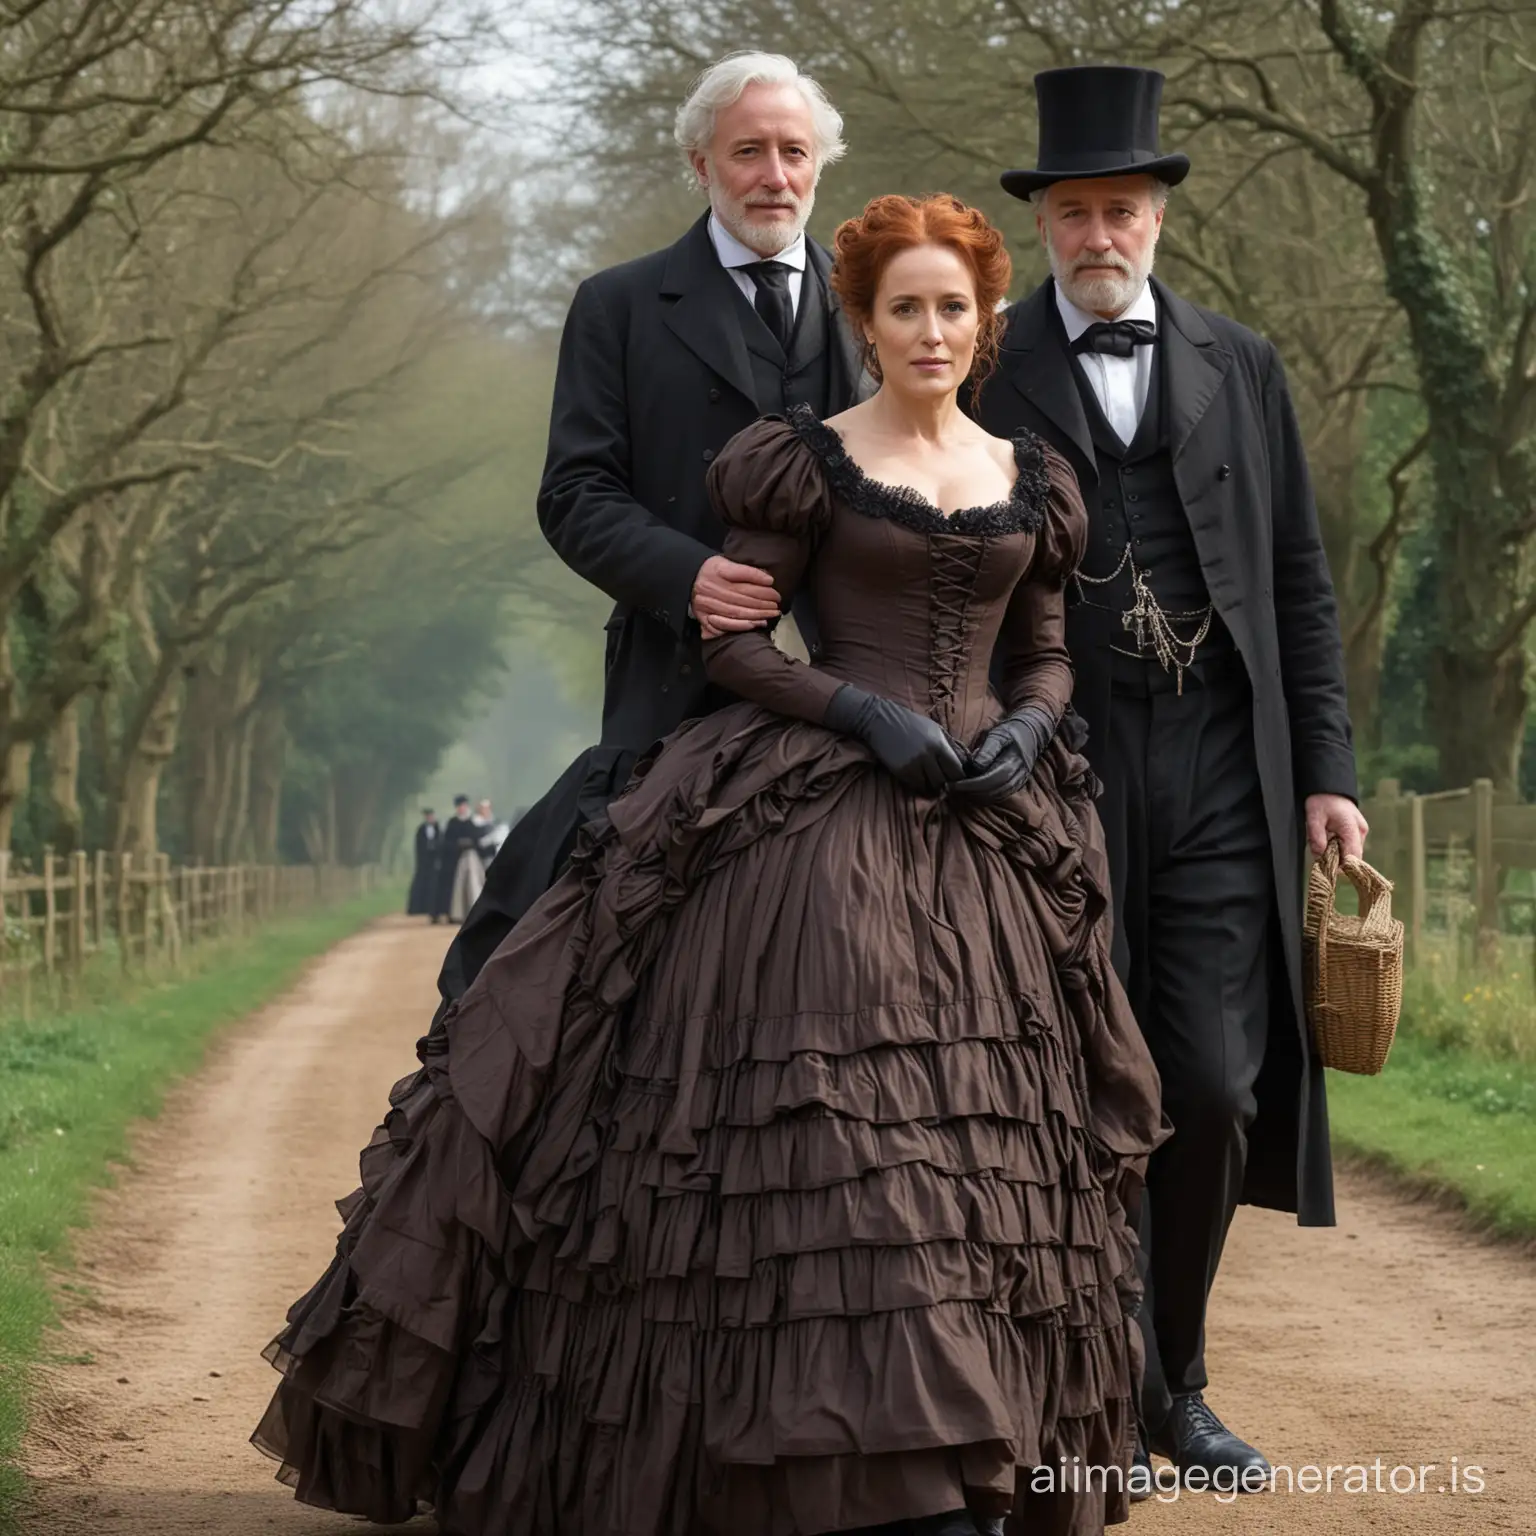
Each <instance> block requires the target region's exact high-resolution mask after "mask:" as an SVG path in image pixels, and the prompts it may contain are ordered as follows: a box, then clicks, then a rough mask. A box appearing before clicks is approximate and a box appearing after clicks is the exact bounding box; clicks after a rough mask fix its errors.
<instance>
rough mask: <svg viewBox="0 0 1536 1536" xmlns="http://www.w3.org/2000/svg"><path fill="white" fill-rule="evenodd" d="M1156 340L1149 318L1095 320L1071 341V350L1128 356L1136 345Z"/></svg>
mask: <svg viewBox="0 0 1536 1536" xmlns="http://www.w3.org/2000/svg"><path fill="white" fill-rule="evenodd" d="M1156 340H1157V327H1156V326H1155V325H1153V324H1152V322H1151V321H1150V320H1095V321H1094V323H1093V324H1092V325H1090V326H1089V327H1088V329H1087V330H1086V331H1084V332H1083V334H1082V335H1081V336H1079V337H1078V338H1077V340H1076V341H1074V342H1073V343H1072V350H1073V351H1074V352H1106V353H1108V354H1109V356H1110V357H1130V356H1131V355H1132V353H1134V352H1135V350H1136V348H1137V347H1150V346H1151V345H1152V343H1153V342H1154V341H1156Z"/></svg>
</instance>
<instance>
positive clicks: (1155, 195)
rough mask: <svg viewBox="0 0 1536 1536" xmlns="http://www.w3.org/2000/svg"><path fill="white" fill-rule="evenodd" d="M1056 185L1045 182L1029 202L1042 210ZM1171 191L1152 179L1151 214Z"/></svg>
mask: <svg viewBox="0 0 1536 1536" xmlns="http://www.w3.org/2000/svg"><path fill="white" fill-rule="evenodd" d="M1135 174H1136V172H1135V171H1127V172H1126V175H1128V176H1134V175H1135ZM1069 179H1071V180H1079V179H1082V180H1086V179H1087V178H1086V177H1083V178H1077V177H1072V178H1069ZM1056 185H1057V183H1056V182H1054V181H1048V182H1046V184H1045V185H1044V186H1043V187H1036V188H1035V190H1034V191H1033V192H1031V193H1030V194H1029V200H1030V202H1031V203H1033V204H1034V205H1035V207H1036V208H1044V207H1045V199H1046V196H1047V194H1048V193H1049V192H1050V190H1051V188H1052V187H1054V186H1056ZM1172 191H1173V188H1172V187H1171V186H1169V185H1168V183H1167V182H1166V181H1164V180H1163V179H1162V178H1161V177H1160V176H1154V177H1152V212H1153V213H1156V212H1157V211H1158V209H1159V208H1161V207H1163V206H1164V205H1165V204H1166V203H1167V201H1168V194H1169V193H1170V192H1172Z"/></svg>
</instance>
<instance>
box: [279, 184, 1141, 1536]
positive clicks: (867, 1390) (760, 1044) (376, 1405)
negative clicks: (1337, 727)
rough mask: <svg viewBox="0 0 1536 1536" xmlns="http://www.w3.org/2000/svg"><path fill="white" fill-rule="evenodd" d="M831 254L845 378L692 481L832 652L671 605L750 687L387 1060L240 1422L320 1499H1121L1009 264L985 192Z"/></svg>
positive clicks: (1103, 909) (1051, 601) (650, 1502)
mask: <svg viewBox="0 0 1536 1536" xmlns="http://www.w3.org/2000/svg"><path fill="white" fill-rule="evenodd" d="M837 252H838V268H837V276H836V284H837V287H838V291H839V294H840V295H841V297H842V300H843V302H844V304H845V306H846V307H847V309H848V312H849V314H850V316H851V318H852V319H853V321H854V323H855V324H857V325H860V326H862V327H863V328H864V330H865V333H866V335H868V336H869V337H870V338H871V339H872V341H873V344H874V353H873V355H872V359H871V362H872V367H874V368H876V369H878V371H879V373H880V374H881V376H882V377H883V383H882V387H881V389H880V390H879V392H878V393H877V394H876V395H875V396H874V397H873V398H872V399H871V400H869V401H867V402H866V403H864V404H863V405H861V406H857V407H855V408H854V409H853V410H852V411H850V412H848V413H847V414H846V415H845V416H844V417H841V418H838V419H836V420H834V421H833V422H831V423H824V422H821V421H818V420H817V419H816V418H815V417H814V416H812V415H810V414H808V413H807V414H797V415H792V416H791V417H790V419H788V420H782V419H775V418H766V419H764V420H763V421H760V422H759V423H757V425H755V426H754V427H751V428H749V429H748V430H747V431H745V432H743V433H742V434H741V435H740V436H739V437H737V438H735V439H734V440H733V441H732V442H731V443H730V444H729V445H728V446H727V448H726V449H725V451H724V452H722V453H721V454H720V456H719V457H718V459H716V461H715V463H714V464H713V465H712V467H711V470H710V477H709V478H710V488H711V492H712V496H713V500H714V504H715V506H716V508H717V509H718V511H719V513H720V516H721V518H722V519H723V520H724V521H725V523H726V524H727V526H728V528H729V530H730V533H729V538H728V541H727V544H726V552H727V554H728V555H729V556H730V557H731V558H732V559H735V560H739V561H742V562H750V563H752V564H755V565H758V566H760V567H761V568H763V569H765V570H767V571H768V572H769V573H771V574H772V576H773V578H774V582H775V584H776V586H777V589H778V592H779V594H780V596H781V598H782V599H783V600H784V601H785V603H786V605H787V602H788V599H789V596H790V594H791V592H792V591H793V590H794V589H795V588H796V587H797V585H799V584H800V583H801V582H808V583H810V585H811V587H812V589H813V591H814V594H815V598H816V602H817V606H818V611H819V616H820V625H821V631H822V641H823V646H824V657H825V659H824V661H822V662H821V663H820V665H819V666H817V667H814V668H813V667H810V666H807V665H804V664H801V663H799V662H796V661H792V660H790V659H788V658H787V657H785V656H783V655H782V654H781V653H780V652H779V651H778V650H776V649H775V648H774V646H773V643H772V640H771V638H770V636H769V635H768V634H767V633H766V632H765V631H763V630H761V629H749V628H744V629H743V630H742V631H741V632H739V633H734V634H729V635H718V636H714V637H711V638H709V639H708V643H707V644H706V647H705V662H706V666H707V667H708V669H709V671H710V673H711V675H712V676H713V677H714V678H715V679H716V680H717V681H718V682H719V683H721V684H723V685H724V686H725V687H727V688H729V689H730V690H731V691H732V692H734V693H736V694H737V695H739V697H740V698H741V700H742V701H743V702H741V703H739V704H735V705H731V706H729V707H727V708H725V709H723V710H721V711H720V712H719V713H717V714H715V715H712V716H710V717H708V718H706V719H703V720H699V721H694V722H690V723H688V724H686V725H684V726H683V727H682V728H681V729H680V730H679V731H678V732H677V733H676V734H674V735H673V736H672V737H671V738H669V739H668V741H667V742H665V743H664V744H663V745H662V747H661V748H660V749H659V750H658V751H656V752H655V753H653V754H652V756H651V757H650V759H649V761H648V762H647V763H645V764H643V765H642V767H641V768H640V770H639V771H637V773H636V776H635V778H634V780H633V781H632V783H631V784H630V786H629V788H628V790H627V791H626V793H625V794H624V796H623V797H622V798H621V799H620V800H618V801H617V802H616V803H615V804H614V805H613V807H612V808H611V811H610V813H609V818H608V820H606V821H605V822H603V823H601V824H598V825H594V826H592V827H591V828H589V829H588V831H587V832H586V833H585V834H584V837H583V842H582V844H581V846H580V847H579V848H578V850H577V854H576V857H575V859H574V861H573V864H572V866H571V868H570V869H569V871H568V873H567V874H566V875H565V876H564V877H563V878H562V879H561V881H560V882H559V883H558V884H557V885H556V886H555V887H554V889H553V890H551V891H550V893H549V894H548V896H546V897H545V899H544V900H543V901H542V902H540V903H539V904H538V905H537V906H536V907H535V908H534V909H533V910H532V911H531V912H530V913H529V914H528V916H527V917H526V918H525V919H524V921H523V922H522V923H520V924H519V925H518V927H517V929H516V930H515V931H514V932H513V933H512V934H511V935H510V936H509V937H508V939H507V940H506V941H505V942H504V943H503V945H502V947H501V949H500V950H499V951H498V953H497V955H496V956H495V958H494V959H493V960H492V961H491V962H490V963H489V964H488V965H487V966H486V967H485V969H484V970H483V971H482V973H481V974H480V976H479V978H478V980H477V981H476V983H475V984H474V985H473V986H472V987H471V988H470V990H469V991H468V993H466V995H465V996H464V998H463V1000H462V1001H461V1002H460V1003H459V1004H458V1005H457V1008H456V1009H455V1010H454V1011H453V1012H451V1013H450V1014H449V1015H448V1016H447V1017H446V1019H445V1020H444V1021H443V1024H442V1026H441V1027H440V1028H439V1029H438V1030H436V1031H434V1033H433V1034H432V1035H430V1036H429V1037H428V1038H427V1040H426V1041H424V1042H423V1047H422V1059H423V1063H424V1065H423V1068H422V1070H421V1071H419V1072H418V1073H416V1074H415V1076H413V1077H410V1078H407V1079H406V1080H405V1081H403V1082H402V1083H400V1084H398V1085H397V1086H396V1088H395V1090H394V1092H393V1094H392V1096H391V1102H392V1108H391V1110H390V1112H389V1115H388V1117H387V1118H386V1120H385V1122H384V1124H383V1125H382V1126H381V1127H380V1128H379V1130H378V1131H377V1132H376V1133H375V1135H374V1138H373V1141H372V1143H371V1144H370V1146H369V1147H368V1148H367V1150H366V1151H365V1152H364V1153H363V1159H362V1173H363V1184H362V1188H361V1189H360V1190H359V1191H358V1192H357V1193H356V1194H354V1195H353V1196H351V1197H350V1199H349V1200H347V1201H344V1202H342V1206H341V1210H342V1214H343V1217H344V1220H345V1230H344V1231H343V1233H342V1236H341V1239H340V1243H339V1246H338V1252H337V1256H336V1259H335V1261H334V1262H333V1263H332V1265H331V1267H330V1269H329V1270H328V1271H327V1273H326V1274H325V1276H324V1277H323V1278H322V1279H321V1280H320V1282H319V1283H318V1284H317V1285H316V1286H315V1288H314V1289H313V1290H312V1291H311V1292H310V1293H309V1294H308V1295H307V1296H305V1297H304V1298H303V1299H302V1300H300V1301H299V1302H298V1303H296V1305H295V1306H294V1308H293V1310H292V1311H291V1312H290V1314H289V1320H288V1326H287V1328H286V1329H285V1330H284V1331H283V1332H282V1334H281V1335H280V1336H279V1337H278V1339H277V1340H276V1341H275V1342H274V1343H273V1345H272V1346H271V1348H270V1349H269V1351H268V1357H269V1358H270V1359H271V1360H272V1361H273V1363H274V1364H275V1365H277V1366H278V1368H279V1369H280V1370H281V1371H282V1372H283V1373H284V1380H283V1381H282V1383H281V1384H280V1385H279V1387H278V1389H277V1392H276V1395H275V1396H274V1398H273V1400H272V1403H271V1406H270V1408H269V1409H268V1411H267V1414H266V1416H265V1417H264V1419H263V1420H262V1423H261V1425H260V1427H259V1428H258V1430H257V1432H256V1435H255V1440H256V1443H257V1444H258V1445H259V1446H260V1447H261V1448H262V1449H263V1450H265V1451H267V1452H268V1453H269V1454H271V1455H272V1456H274V1457H276V1458H277V1459H278V1460H280V1461H281V1462H282V1471H281V1473H280V1476H281V1477H282V1478H283V1479H284V1481H286V1482H287V1483H289V1484H290V1485H291V1486H292V1487H293V1488H294V1489H295V1490H296V1492H297V1494H298V1496H299V1497H300V1498H301V1499H304V1500H307V1501H308V1502H311V1503H314V1504H319V1505H323V1506H327V1507H331V1508H336V1509H340V1510H346V1511H350V1512H353V1513H356V1514H361V1515H365V1516H367V1517H368V1518H370V1519H372V1520H376V1521H398V1520H403V1519H405V1518H407V1517H409V1516H410V1515H411V1514H413V1513H415V1512H418V1511H419V1510H424V1509H427V1508H431V1509H432V1510H434V1511H435V1513H436V1517H437V1520H438V1522H439V1528H440V1530H441V1531H443V1532H444V1533H447V1536H709V1533H717V1532H718V1533H726V1532H729V1533H731V1536H818V1533H821V1532H832V1531H851V1530H865V1529H866V1528H868V1527H882V1528H885V1529H886V1530H888V1531H890V1532H892V1533H896V1532H903V1533H918V1536H975V1533H976V1532H978V1531H981V1532H986V1531H989V1530H990V1531H996V1530H998V1529H999V1528H1000V1527H1001V1524H1002V1519H1003V1517H1005V1516H1006V1515H1008V1514H1009V1513H1012V1515H1013V1517H1014V1518H1013V1521H1012V1523H1011V1526H1010V1530H1011V1532H1014V1533H1018V1536H1026V1533H1035V1532H1050V1533H1064V1532H1071V1533H1073V1536H1080V1533H1085V1532H1091V1531H1098V1530H1100V1529H1102V1527H1103V1525H1104V1524H1105V1523H1106V1521H1114V1520H1120V1519H1123V1518H1124V1517H1125V1513H1126V1501H1125V1498H1124V1494H1123V1491H1122V1490H1121V1489H1120V1488H1119V1486H1118V1484H1117V1475H1118V1474H1117V1473H1116V1472H1115V1470H1114V1469H1120V1471H1123V1469H1124V1468H1126V1467H1127V1466H1128V1464H1129V1462H1130V1457H1131V1452H1132V1447H1133V1440H1134V1433H1135V1429H1134V1421H1133V1415H1132V1410H1131V1399H1132V1385H1133V1377H1134V1374H1135V1370H1136V1363H1135V1360H1134V1358H1133V1340H1134V1335H1135V1326H1134V1323H1133V1322H1132V1321H1131V1320H1130V1313H1131V1311H1132V1310H1133V1308H1134V1304H1135V1301H1136V1299H1137V1294H1138V1293H1137V1282H1136V1269H1135V1259H1134V1254H1135V1244H1134V1237H1133V1233H1132V1224H1131V1222H1130V1220H1129V1217H1128V1207H1129V1206H1131V1205H1133V1204H1134V1200H1135V1197H1136V1193H1137V1191H1138V1189H1139V1173H1140V1169H1141V1168H1142V1166H1143V1164H1144V1161H1145V1158H1146V1155H1147V1153H1148V1152H1149V1151H1150V1150H1151V1148H1152V1147H1153V1146H1154V1145H1155V1144H1156V1142H1157V1140H1158V1139H1159V1112H1158V1102H1157V1082H1156V1076H1155V1072H1154V1069H1153V1067H1152V1064H1151V1060H1150V1058H1149V1057H1148V1055H1147V1052H1146V1049H1145V1047H1144V1045H1143V1044H1142V1041H1141V1037H1140V1034H1139V1032H1138V1031H1137V1029H1136V1026H1135V1024H1134V1021H1133V1020H1132V1019H1131V1018H1130V1016H1129V1013H1128V1011H1127V1008H1126V1005H1125V1001H1124V998H1123V996H1122V994H1121V992H1120V990H1119V988H1118V986H1117V985H1116V983H1115V981H1114V978H1113V974H1112V972H1111V970H1110V966H1109V959H1108V934H1107V908H1108V903H1107V890H1108V884H1107V872H1106V868H1105V863H1104V857H1103V852H1102V848H1101V844H1100V839H1099V833H1098V824H1097V821H1096V818H1095V814H1094V811H1093V807H1092V802H1091V798H1090V796H1091V793H1092V780H1091V777H1090V774H1089V771H1088V768H1087V765H1086V763H1085V762H1084V760H1083V759H1082V757H1080V756H1079V755H1077V753H1076V752H1075V751H1074V750H1073V744H1072V742H1071V741H1070V740H1069V739H1067V738H1068V737H1069V736H1070V732H1069V731H1066V730H1058V725H1059V724H1060V722H1061V721H1062V719H1063V716H1064V714H1065V712H1066V709H1067V703H1068V699H1069V697H1070V694H1071V669H1070V666H1069V664H1068V661H1067V657H1066V653H1065V651H1064V649H1063V644H1062V626H1063V614H1062V587H1063V582H1064V580H1065V578H1066V576H1067V574H1068V572H1069V571H1070V570H1071V569H1072V567H1073V566H1074V564H1075V563H1076V561H1077V559H1078V556H1079V554H1080V552H1081V546H1082V541H1083V537H1084V528H1085V518H1084V513H1083V509H1082V504H1081V502H1080V500H1079V497H1078V492H1077V487H1076V484H1075V482H1074V480H1073V477H1072V474H1071V471H1070V470H1069V469H1068V468H1067V466H1066V465H1065V463H1064V462H1063V461H1062V460H1060V459H1059V458H1057V457H1056V456H1055V455H1054V454H1053V453H1052V452H1051V451H1050V450H1049V449H1048V448H1046V447H1045V446H1044V445H1043V444H1042V443H1041V442H1040V441H1039V440H1038V439H1036V438H1034V437H1032V436H1030V435H1028V434H1025V435H1023V436H1021V437H1020V438H1019V439H1018V440H1017V441H1016V442H1013V443H1011V444H1010V443H1005V442H1000V441H998V440H997V439H993V438H990V437H988V436H986V435H985V434H984V433H982V432H981V430H980V429H979V428H978V427H976V426H975V425H974V424H973V423H971V422H970V421H969V420H968V419H967V418H965V417H964V416H963V415H962V414H961V413H960V412H959V411H958V409H957V408H956V394H957V391H958V389H959V386H960V385H961V383H962V382H963V380H964V379H965V377H966V376H967V374H969V373H970V372H971V371H972V368H973V363H974V361H975V359H977V358H980V359H982V365H983V366H985V360H986V358H987V354H988V352H989V351H990V350H991V348H993V347H995V344H996V314H995V306H996V301H997V300H998V299H999V298H1000V296H1001V295H1002V293H1003V292H1004V290H1005V289H1006V286H1007V283H1008V259H1007V255H1006V253H1005V252H1004V251H1003V248H1002V242H1001V239H1000V237H999V236H998V235H997V232H996V231H995V230H993V229H991V227H990V226H988V225H987V223H986V221H985V220H984V219H983V218H982V217H981V215H980V214H978V213H976V212H974V211H973V210H970V209H967V208H965V207H964V206H963V205H961V204H958V203H956V202H954V201H953V200H952V199H949V198H932V199H928V200H926V201H924V202H921V203H919V202H916V201H913V200H911V199H906V198H894V197H892V198H881V199H877V200H876V201H875V202H873V203H871V204H870V206H869V207H868V208H867V209H866V210H865V213H864V216H863V217H862V218H861V219H858V220H853V221H850V222H849V223H847V224H845V225H844V226H843V227H842V228H841V229H840V230H839V232H838V237H837ZM951 508H958V509H959V510H949V509H951ZM994 650H996V651H997V653H998V657H999V673H998V675H999V677H1000V679H1001V689H1000V694H1001V697H999V695H998V694H997V693H994V692H993V691H992V690H991V689H990V688H989V686H988V665H989V661H990V660H991V658H992V657H993V654H994ZM1106 1468H1107V1469H1110V1472H1109V1474H1108V1476H1107V1480H1108V1481H1109V1483H1110V1491H1109V1492H1108V1493H1107V1494H1106V1492H1105V1491H1104V1483H1105V1481H1106V1474H1105V1471H1104V1469H1106ZM1074 1485H1075V1486H1074Z"/></svg>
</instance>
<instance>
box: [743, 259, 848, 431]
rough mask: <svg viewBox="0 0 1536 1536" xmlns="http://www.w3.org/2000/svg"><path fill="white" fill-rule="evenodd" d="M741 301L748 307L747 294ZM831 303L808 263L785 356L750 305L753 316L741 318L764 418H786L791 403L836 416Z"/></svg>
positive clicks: (802, 278)
mask: <svg viewBox="0 0 1536 1536" xmlns="http://www.w3.org/2000/svg"><path fill="white" fill-rule="evenodd" d="M742 301H743V303H746V296H745V295H743V296H742ZM827 304H828V296H827V290H826V288H825V287H824V286H823V285H822V282H821V279H820V278H819V277H818V276H817V274H816V268H815V266H814V265H813V264H812V263H811V262H807V263H806V264H805V273H804V275H803V276H802V277H801V280H800V303H799V306H798V308H797V309H796V312H795V330H794V334H793V335H792V336H791V337H790V339H789V356H788V357H787V358H786V357H785V356H784V349H783V347H781V346H780V345H779V339H778V337H777V336H775V335H774V334H773V332H772V331H770V330H769V329H768V327H767V326H766V325H765V324H764V323H763V320H762V317H761V316H760V315H759V314H758V312H757V311H756V310H755V309H753V308H752V306H751V305H750V304H748V305H747V307H748V310H749V313H748V315H747V316H746V317H745V318H744V319H743V320H742V325H741V329H742V334H743V335H744V336H745V337H746V342H747V355H748V356H749V357H750V358H751V359H752V391H753V395H754V396H755V398H756V400H757V408H758V411H759V412H760V413H761V414H763V415H764V416H768V415H778V416H782V415H784V414H785V412H786V411H788V409H789V407H790V406H792V405H808V406H809V407H810V408H811V409H812V410H813V411H815V413H816V414H817V415H818V416H821V417H826V416H830V415H832V414H834V412H833V408H832V401H831V393H832V347H831V340H832V337H831V333H830V327H829V326H828V323H827Z"/></svg>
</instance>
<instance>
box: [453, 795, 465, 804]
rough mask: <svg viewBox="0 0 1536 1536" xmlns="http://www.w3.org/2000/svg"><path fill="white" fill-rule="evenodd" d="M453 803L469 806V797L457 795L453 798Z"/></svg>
mask: <svg viewBox="0 0 1536 1536" xmlns="http://www.w3.org/2000/svg"><path fill="white" fill-rule="evenodd" d="M453 803H454V804H455V805H468V804H469V796H468V795H455V796H454V797H453Z"/></svg>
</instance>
